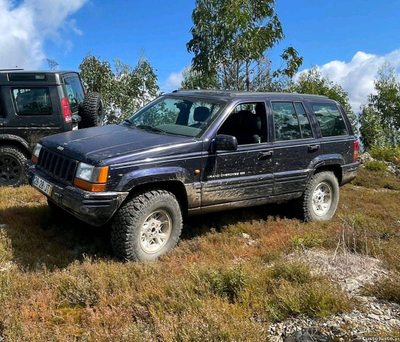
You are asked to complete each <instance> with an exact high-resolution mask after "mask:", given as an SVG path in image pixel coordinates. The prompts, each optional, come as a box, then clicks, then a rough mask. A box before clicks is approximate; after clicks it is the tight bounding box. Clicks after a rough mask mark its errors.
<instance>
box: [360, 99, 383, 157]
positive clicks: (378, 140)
mask: <svg viewBox="0 0 400 342" xmlns="http://www.w3.org/2000/svg"><path fill="white" fill-rule="evenodd" d="M359 120H360V135H361V137H360V138H361V141H362V143H363V145H364V149H366V150H368V149H370V148H371V147H372V146H374V145H385V144H386V143H387V137H386V136H385V134H384V132H383V128H382V125H381V120H380V117H379V115H378V113H377V112H376V111H375V110H374V109H373V108H372V107H370V106H363V107H362V111H361V113H360V114H359Z"/></svg>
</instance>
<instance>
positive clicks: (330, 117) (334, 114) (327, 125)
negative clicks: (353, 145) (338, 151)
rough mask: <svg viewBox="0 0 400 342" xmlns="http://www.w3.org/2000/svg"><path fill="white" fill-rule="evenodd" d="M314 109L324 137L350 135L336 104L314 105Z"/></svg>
mask: <svg viewBox="0 0 400 342" xmlns="http://www.w3.org/2000/svg"><path fill="white" fill-rule="evenodd" d="M312 108H313V111H314V113H315V117H316V119H317V121H318V124H319V127H320V129H321V133H322V136H323V137H334V136H338V135H348V134H349V133H348V131H347V127H346V124H345V122H344V119H343V116H342V114H341V113H340V111H339V108H338V107H337V106H336V105H335V104H333V103H321V104H319V103H314V104H312Z"/></svg>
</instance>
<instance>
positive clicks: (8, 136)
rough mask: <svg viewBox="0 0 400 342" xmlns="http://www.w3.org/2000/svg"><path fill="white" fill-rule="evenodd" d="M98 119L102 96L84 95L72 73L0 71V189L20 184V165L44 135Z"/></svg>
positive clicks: (89, 124) (99, 122)
mask: <svg viewBox="0 0 400 342" xmlns="http://www.w3.org/2000/svg"><path fill="white" fill-rule="evenodd" d="M103 119H104V112H103V102H102V98H101V95H100V94H98V93H88V94H86V95H85V91H84V88H83V85H82V82H81V80H80V77H79V74H78V73H77V72H73V71H24V70H0V186H18V185H21V184H23V183H24V182H25V180H26V177H25V176H24V164H25V161H26V160H27V159H28V158H30V156H31V154H32V151H33V147H34V146H35V145H36V143H37V142H38V141H39V140H40V139H41V138H43V137H44V136H47V135H52V134H56V133H61V132H68V131H71V130H77V129H78V128H86V127H93V126H98V125H102V123H103Z"/></svg>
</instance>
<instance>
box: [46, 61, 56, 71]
mask: <svg viewBox="0 0 400 342" xmlns="http://www.w3.org/2000/svg"><path fill="white" fill-rule="evenodd" d="M46 61H47V64H49V69H50V70H57V67H58V63H57V62H56V61H53V60H52V59H46Z"/></svg>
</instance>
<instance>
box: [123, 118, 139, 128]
mask: <svg viewBox="0 0 400 342" xmlns="http://www.w3.org/2000/svg"><path fill="white" fill-rule="evenodd" d="M124 122H125V123H127V124H128V125H129V126H132V125H133V126H136V125H135V123H134V122H132V121H131V120H129V119H126V120H124Z"/></svg>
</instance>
